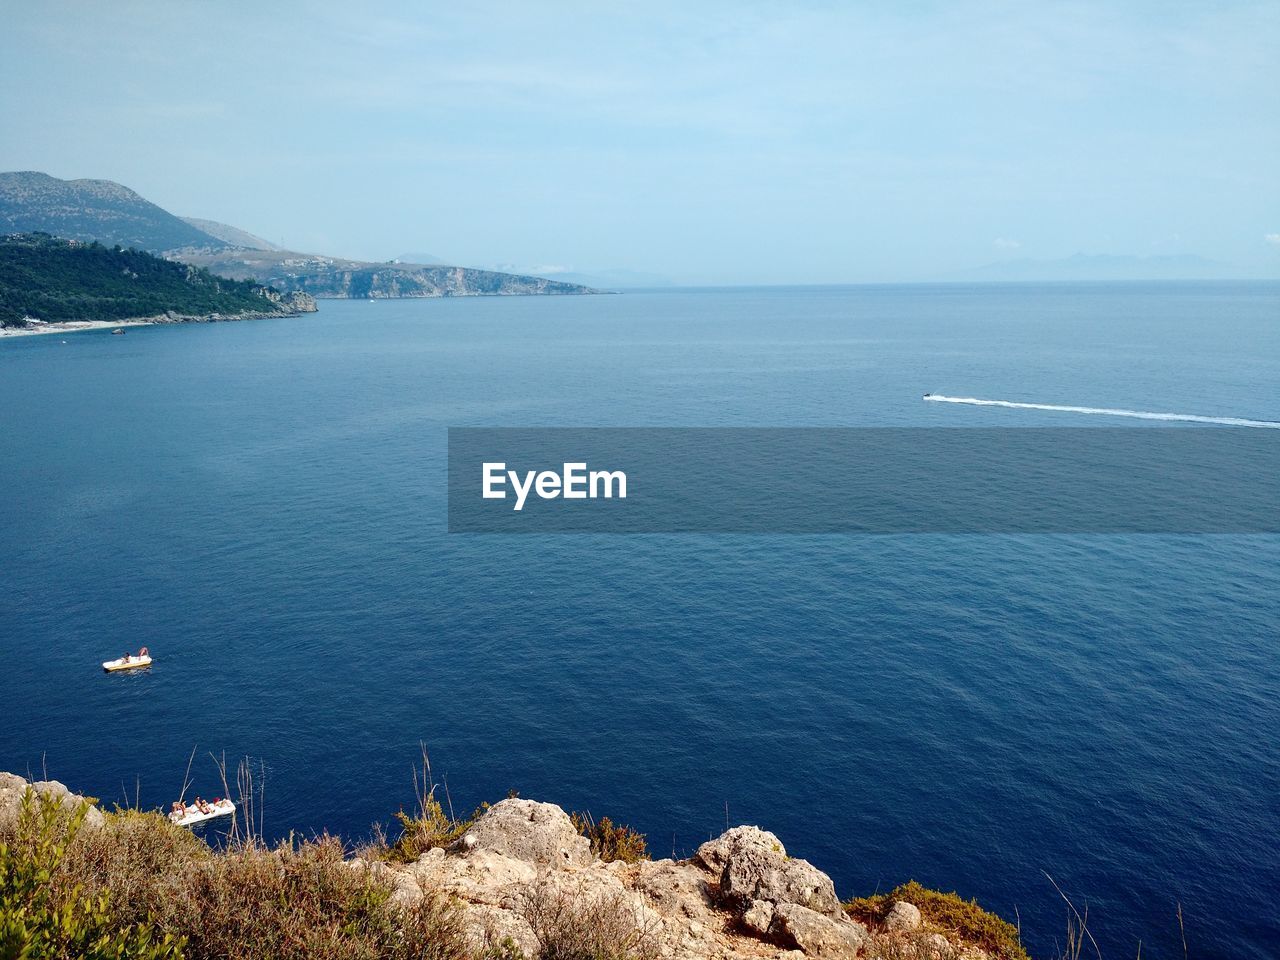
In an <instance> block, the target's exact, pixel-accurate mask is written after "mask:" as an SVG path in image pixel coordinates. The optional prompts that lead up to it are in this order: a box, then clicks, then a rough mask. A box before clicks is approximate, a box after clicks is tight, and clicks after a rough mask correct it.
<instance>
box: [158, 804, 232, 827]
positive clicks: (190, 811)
mask: <svg viewBox="0 0 1280 960" xmlns="http://www.w3.org/2000/svg"><path fill="white" fill-rule="evenodd" d="M206 806H207V807H208V808H209V812H208V813H202V812H201V810H200V808H199V807H197V806H196V805H195V804H194V803H193V804H191V806H189V807H185V808H184V809H183V811H182V813H178V811H177V810H174V811H172V812H171V813H170V814H169V820H170V822H172V823H176V824H177V825H178V826H180V827H189V826H191V825H192V824H195V823H204V821H206V820H212V819H213V818H214V817H225V816H226V815H227V814H229V813H235V812H236V805H235V804H234V803H232V802H231V801H230V800H219V801H218V802H217V803H210V804H206Z"/></svg>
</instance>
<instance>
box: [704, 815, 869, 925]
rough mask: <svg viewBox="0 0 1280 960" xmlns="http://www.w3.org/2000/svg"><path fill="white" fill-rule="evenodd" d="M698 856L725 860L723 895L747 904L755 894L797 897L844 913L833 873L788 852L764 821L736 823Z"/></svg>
mask: <svg viewBox="0 0 1280 960" xmlns="http://www.w3.org/2000/svg"><path fill="white" fill-rule="evenodd" d="M697 859H698V860H699V861H700V862H701V863H704V864H706V865H707V867H708V868H709V869H712V870H714V869H715V865H716V864H720V865H721V872H720V895H721V897H722V898H723V899H724V900H725V901H726V902H727V903H729V904H730V905H733V906H736V907H737V908H738V909H739V910H745V909H746V908H747V907H748V906H749V905H750V903H751V902H752V901H753V900H766V901H768V902H769V903H775V904H782V903H796V904H800V905H801V906H804V907H807V908H809V909H810V910H814V911H816V912H818V913H822V914H826V915H827V916H829V917H843V916H844V914H843V911H842V910H841V907H840V900H839V899H838V898H837V897H836V890H835V885H834V884H833V883H832V882H831V878H830V877H828V876H827V875H826V874H825V873H823V872H822V871H821V870H819V869H818V868H817V867H815V866H813V865H812V864H811V863H809V862H808V861H807V860H796V859H793V858H791V857H789V856H787V851H786V848H784V847H783V846H782V842H781V841H780V840H779V839H778V838H777V837H776V836H774V835H773V834H772V833H769V832H768V831H767V830H761V829H760V828H759V827H734V828H733V829H732V830H729V831H727V832H726V833H724V834H722V835H721V836H720V837H719V838H718V839H716V840H712V841H709V842H708V843H704V844H703V845H702V846H701V847H699V848H698V853H697Z"/></svg>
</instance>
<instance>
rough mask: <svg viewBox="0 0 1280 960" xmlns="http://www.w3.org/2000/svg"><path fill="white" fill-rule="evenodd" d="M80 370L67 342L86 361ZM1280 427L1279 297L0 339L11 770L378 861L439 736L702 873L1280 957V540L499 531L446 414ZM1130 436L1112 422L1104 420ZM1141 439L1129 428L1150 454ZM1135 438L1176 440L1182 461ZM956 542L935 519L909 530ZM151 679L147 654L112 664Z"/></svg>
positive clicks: (810, 297) (1151, 952)
mask: <svg viewBox="0 0 1280 960" xmlns="http://www.w3.org/2000/svg"><path fill="white" fill-rule="evenodd" d="M63 339H65V340H66V343H65V344H64V343H62V342H61V340H63ZM926 391H933V392H939V393H947V394H953V395H961V396H975V397H986V398H996V399H1009V400H1017V401H1031V402H1043V403H1054V404H1068V405H1082V406H1091V407H1117V408H1129V409H1136V410H1149V411H1164V412H1186V413H1196V414H1205V415H1210V416H1218V415H1221V416H1233V417H1245V418H1257V419H1277V418H1280V285H1276V284H1244V283H1240V284H1233V283H1215V284H1110V285H1084V284H1081V285H1044V286H1038V285H974V286H903V287H894V286H884V287H875V286H868V287H847V288H833V287H827V288H788V289H783V288H770V289H725V290H695V291H684V290H676V291H664V292H636V293H628V294H625V295H621V296H602V297H583V298H493V299H467V300H417V301H384V302H376V303H366V302H324V303H322V309H321V312H320V313H319V314H318V315H314V316H310V317H305V318H301V319H290V320H278V321H258V322H247V323H223V324H211V325H190V326H170V327H155V328H135V329H131V330H130V331H129V333H128V335H127V336H124V337H111V336H109V335H107V334H105V333H79V334H75V335H70V336H67V337H65V338H60V337H56V336H42V337H28V338H17V339H13V340H6V341H2V342H0V584H2V590H0V654H2V655H3V657H4V658H5V660H6V661H7V669H6V670H5V671H3V673H0V769H7V770H13V771H16V772H20V773H24V774H25V773H28V772H30V773H33V774H36V775H38V776H39V775H42V770H44V769H47V771H48V774H49V776H51V777H55V778H57V779H61V780H63V781H65V782H66V783H68V784H69V785H70V786H72V787H73V788H75V789H78V790H81V791H84V792H87V793H91V794H95V795H99V796H101V797H103V798H104V799H105V800H107V801H108V802H110V801H124V799H125V797H126V795H127V796H128V797H129V798H130V800H132V798H133V797H134V796H135V792H140V795H141V801H142V804H143V805H144V806H148V805H160V804H167V802H168V801H169V800H171V799H173V797H174V795H176V793H177V791H178V790H179V789H180V787H181V784H182V780H183V775H184V771H185V770H186V767H187V762H188V757H189V756H190V755H191V752H192V750H193V748H195V750H196V759H195V763H194V767H193V775H194V777H195V790H196V791H197V792H201V793H203V794H205V795H206V796H208V795H211V794H213V793H216V792H219V788H218V786H217V785H216V782H215V770H214V766H213V763H212V761H211V760H210V759H209V756H208V755H209V753H211V752H212V753H214V754H217V755H219V756H221V755H224V754H225V756H226V757H227V758H229V759H230V760H231V761H232V762H233V763H234V761H235V760H236V759H238V758H240V757H251V758H254V760H255V761H256V762H258V763H260V764H261V765H262V766H263V768H264V769H265V781H264V782H265V796H264V798H263V806H262V809H263V812H264V820H265V826H266V829H267V831H268V832H270V833H272V834H273V835H276V836H279V835H284V834H287V833H288V832H289V831H290V830H297V831H301V832H308V831H312V830H319V829H322V828H328V829H329V830H333V831H340V832H342V833H343V834H345V835H348V836H355V837H358V836H363V835H367V834H368V832H369V830H370V828H371V825H372V824H373V823H374V822H375V821H379V822H384V823H385V822H387V821H389V819H390V817H391V814H392V813H393V812H394V811H395V810H396V809H398V808H399V807H400V806H401V805H405V806H409V805H411V804H412V803H413V781H412V775H411V768H412V767H413V765H414V764H415V763H416V761H417V759H418V752H419V747H418V744H419V741H426V742H427V743H428V745H429V746H430V748H431V755H432V763H433V769H434V772H435V774H436V776H437V777H440V776H441V775H442V774H447V776H448V784H449V793H450V796H451V798H452V802H453V804H454V805H455V806H456V807H458V808H460V809H461V808H469V807H471V806H474V805H475V804H477V803H478V802H479V801H481V800H485V799H489V800H496V799H498V798H500V797H502V796H504V795H505V794H506V793H507V791H508V790H509V789H516V790H518V791H520V793H521V794H522V795H524V796H529V797H535V798H538V799H546V800H551V801H554V802H556V803H559V804H561V805H562V806H564V807H566V808H569V809H590V810H591V811H593V812H595V813H596V814H597V815H600V814H608V815H610V816H612V817H614V818H615V819H620V820H623V821H627V822H629V823H631V824H632V825H634V826H636V827H637V828H639V829H641V830H643V831H645V832H646V833H647V834H648V835H649V840H650V845H651V847H652V849H653V850H654V852H655V854H657V855H659V856H662V855H669V854H670V853H672V851H673V850H674V851H675V852H676V853H677V854H681V855H683V854H687V853H688V852H690V851H691V850H692V849H694V848H695V847H696V845H697V844H698V843H700V842H701V841H703V840H705V839H707V838H708V837H709V836H712V835H715V834H718V833H719V832H720V831H721V830H722V829H723V828H724V826H725V822H726V819H728V820H730V821H732V822H735V823H738V822H747V823H758V824H760V825H762V826H764V827H766V828H767V829H770V830H772V831H774V832H775V833H777V834H778V835H779V836H780V837H781V838H782V840H783V842H784V843H785V844H786V845H787V848H788V851H789V852H790V853H792V854H793V855H796V856H801V857H805V858H807V859H810V860H812V861H813V862H814V863H816V864H817V865H819V866H820V867H821V868H822V869H824V870H826V871H828V872H829V873H830V874H831V875H832V877H833V878H834V879H835V881H836V885H837V889H838V891H839V892H840V893H841V895H842V896H850V895H854V894H865V893H870V892H872V891H874V890H877V889H878V890H881V891H883V890H886V889H888V888H890V887H891V886H893V885H894V884H897V883H899V882H902V881H905V880H907V879H909V878H915V879H917V880H919V881H921V882H922V883H925V884H927V885H930V886H934V887H942V888H946V889H954V890H957V891H959V892H960V893H962V894H964V895H965V896H969V897H977V898H978V899H979V900H980V901H981V902H982V903H983V904H984V905H986V906H988V907H990V908H992V909H994V910H996V911H998V912H1000V913H1002V914H1003V915H1005V916H1007V917H1010V918H1013V917H1017V918H1019V919H1020V922H1021V925H1022V929H1023V932H1024V935H1025V937H1026V940H1027V942H1028V943H1029V945H1030V947H1031V948H1032V951H1033V953H1034V954H1035V955H1037V956H1049V955H1051V954H1053V953H1054V950H1055V945H1056V944H1057V943H1059V942H1060V941H1061V938H1062V933H1063V930H1064V928H1065V915H1066V909H1067V908H1066V905H1065V904H1064V902H1063V901H1062V900H1061V899H1060V897H1059V894H1058V893H1057V891H1056V890H1055V888H1054V886H1053V883H1051V882H1050V880H1049V879H1048V878H1047V876H1046V875H1049V876H1052V878H1053V881H1054V882H1056V883H1057V885H1058V886H1060V887H1061V889H1062V890H1063V891H1064V892H1065V893H1066V894H1068V895H1069V896H1070V897H1071V898H1072V900H1073V901H1074V902H1075V903H1076V905H1077V906H1078V907H1080V908H1081V909H1082V910H1083V908H1084V906H1085V905H1086V904H1087V905H1088V909H1089V919H1090V928H1091V930H1092V932H1093V934H1094V936H1095V937H1096V938H1097V940H1098V942H1099V944H1100V945H1101V946H1102V949H1103V952H1104V955H1105V956H1106V957H1108V958H1112V957H1116V958H1124V957H1132V956H1134V954H1135V951H1136V949H1137V945H1138V943H1139V941H1141V943H1142V956H1143V957H1160V956H1181V955H1182V953H1181V951H1182V940H1181V934H1180V932H1179V925H1178V916H1177V913H1178V908H1179V905H1181V911H1182V915H1183V918H1184V920H1185V930H1186V940H1187V943H1188V947H1189V952H1190V955H1191V956H1193V957H1200V958H1216V957H1232V958H1244V960H1249V958H1254V960H1261V958H1270V957H1274V956H1276V955H1277V953H1280V918H1278V917H1277V912H1276V909H1275V897H1276V894H1277V892H1278V891H1280V756H1278V754H1277V741H1278V740H1280V646H1278V644H1277V639H1278V637H1280V542H1278V541H1280V538H1276V537H1268V536H1252V537H1250V536H1202V537H1194V536H1103V535H1090V536H1083V535H1081V536H1013V535H1004V536H923V535H915V536H864V537H847V536H726V535H721V536H710V535H686V536H675V535H665V536H657V535H649V536H629V537H627V536H614V537H611V536H571V535H568V536H566V535H561V536H551V535H548V536H535V537H518V536H492V535H490V536H467V535H449V534H447V533H446V532H445V460H444V456H445V437H446V428H448V427H450V426H471V425H495V426H532V425H537V426H561V425H586V426H718V425H731V426H791V425H804V426H890V425H892V426H1001V425H1008V426H1054V425H1063V426H1087V425H1091V423H1090V421H1089V419H1088V418H1087V417H1081V416H1078V415H1072V414H1062V413H1051V412H1044V411H1028V410H1009V409H991V408H977V407H963V406H953V405H948V404H929V403H924V402H922V401H921V399H920V396H921V394H922V393H924V392H926ZM1102 425H1107V426H1115V425H1116V424H1115V423H1114V422H1107V423H1104V424H1102ZM1143 426H1144V425H1143V424H1140V423H1139V424H1136V426H1135V428H1142V427H1143ZM1145 428H1148V429H1178V428H1177V427H1176V426H1175V427H1160V426H1155V427H1152V426H1150V425H1145ZM922 509H927V505H922ZM142 645H146V646H149V647H150V648H151V650H152V652H153V653H154V655H155V656H156V658H157V659H156V664H155V666H154V668H153V669H151V670H150V671H149V672H146V673H141V674H136V675H128V676H125V675H105V674H103V673H102V671H101V670H100V669H99V667H98V664H99V663H100V661H102V660H105V659H108V658H110V657H114V656H118V655H119V654H120V653H122V652H123V651H124V650H126V649H136V648H137V647H139V646H142Z"/></svg>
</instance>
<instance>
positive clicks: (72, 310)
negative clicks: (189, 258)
mask: <svg viewBox="0 0 1280 960" xmlns="http://www.w3.org/2000/svg"><path fill="white" fill-rule="evenodd" d="M315 309H316V306H315V301H314V300H313V299H312V298H311V297H309V296H307V295H306V294H302V293H282V292H280V291H279V290H275V289H272V288H271V287H267V286H263V285H262V284H259V283H254V282H252V281H248V280H228V279H226V278H224V277H217V276H214V275H213V274H212V273H210V272H209V271H208V270H204V269H201V268H199V267H194V266H191V265H190V264H183V263H175V262H174V261H172V260H165V259H163V258H161V257H156V256H153V255H151V254H149V253H145V252H143V251H141V250H133V249H124V248H122V247H119V246H116V247H105V246H103V245H102V244H100V243H98V242H97V241H93V242H89V243H85V242H83V241H79V240H64V239H61V238H58V237H52V236H50V235H49V234H47V233H26V234H13V235H10V236H7V237H4V238H2V239H0V327H3V328H4V329H6V330H9V331H16V330H26V331H31V332H45V331H50V332H51V331H54V330H73V329H81V328H83V327H86V326H103V325H112V326H113V325H118V324H123V323H180V322H190V321H203V320H249V319H259V318H266V317H289V316H297V315H298V314H300V313H310V312H314V311H315Z"/></svg>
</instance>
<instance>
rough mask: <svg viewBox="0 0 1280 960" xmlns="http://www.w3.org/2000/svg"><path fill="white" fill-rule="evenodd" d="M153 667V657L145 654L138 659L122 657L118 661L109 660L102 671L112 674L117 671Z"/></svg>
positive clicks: (103, 665)
mask: <svg viewBox="0 0 1280 960" xmlns="http://www.w3.org/2000/svg"><path fill="white" fill-rule="evenodd" d="M149 666H151V656H150V655H149V654H143V655H142V656H138V657H120V658H119V659H117V660H107V661H106V662H105V663H103V664H102V669H103V670H105V671H107V673H111V672H112V671H115V670H136V669H138V668H139V667H149Z"/></svg>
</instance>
